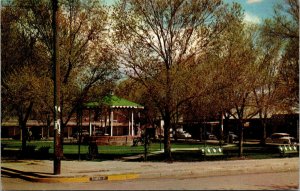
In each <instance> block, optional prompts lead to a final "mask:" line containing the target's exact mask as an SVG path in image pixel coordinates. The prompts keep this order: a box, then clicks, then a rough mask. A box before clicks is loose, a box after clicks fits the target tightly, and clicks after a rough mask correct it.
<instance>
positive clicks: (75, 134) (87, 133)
mask: <svg viewBox="0 0 300 191" xmlns="http://www.w3.org/2000/svg"><path fill="white" fill-rule="evenodd" d="M81 135H82V137H85V136H89V135H90V134H89V132H88V131H87V130H82V134H81ZM72 136H73V137H74V138H76V139H77V138H78V137H79V133H78V132H75V133H73V135H72Z"/></svg>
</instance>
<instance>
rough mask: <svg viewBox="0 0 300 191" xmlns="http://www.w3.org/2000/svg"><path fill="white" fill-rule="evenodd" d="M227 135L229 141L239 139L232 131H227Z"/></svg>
mask: <svg viewBox="0 0 300 191" xmlns="http://www.w3.org/2000/svg"><path fill="white" fill-rule="evenodd" d="M228 137H229V141H230V142H232V143H233V142H236V141H238V140H239V137H238V136H237V135H236V134H234V133H233V132H232V131H229V132H228Z"/></svg>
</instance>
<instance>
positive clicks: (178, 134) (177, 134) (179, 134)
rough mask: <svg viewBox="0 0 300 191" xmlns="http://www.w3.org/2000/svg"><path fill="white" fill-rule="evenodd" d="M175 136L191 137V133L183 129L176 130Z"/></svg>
mask: <svg viewBox="0 0 300 191" xmlns="http://www.w3.org/2000/svg"><path fill="white" fill-rule="evenodd" d="M176 137H177V138H178V139H187V138H191V137H192V135H191V134H189V133H188V132H185V131H176Z"/></svg>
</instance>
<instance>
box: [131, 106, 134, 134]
mask: <svg viewBox="0 0 300 191" xmlns="http://www.w3.org/2000/svg"><path fill="white" fill-rule="evenodd" d="M133 120H134V119H133V110H132V111H131V135H132V136H134V129H133V124H134V121H133Z"/></svg>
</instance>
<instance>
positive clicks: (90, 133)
mask: <svg viewBox="0 0 300 191" xmlns="http://www.w3.org/2000/svg"><path fill="white" fill-rule="evenodd" d="M89 127H90V130H89V135H90V136H91V135H92V123H91V109H89Z"/></svg>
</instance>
